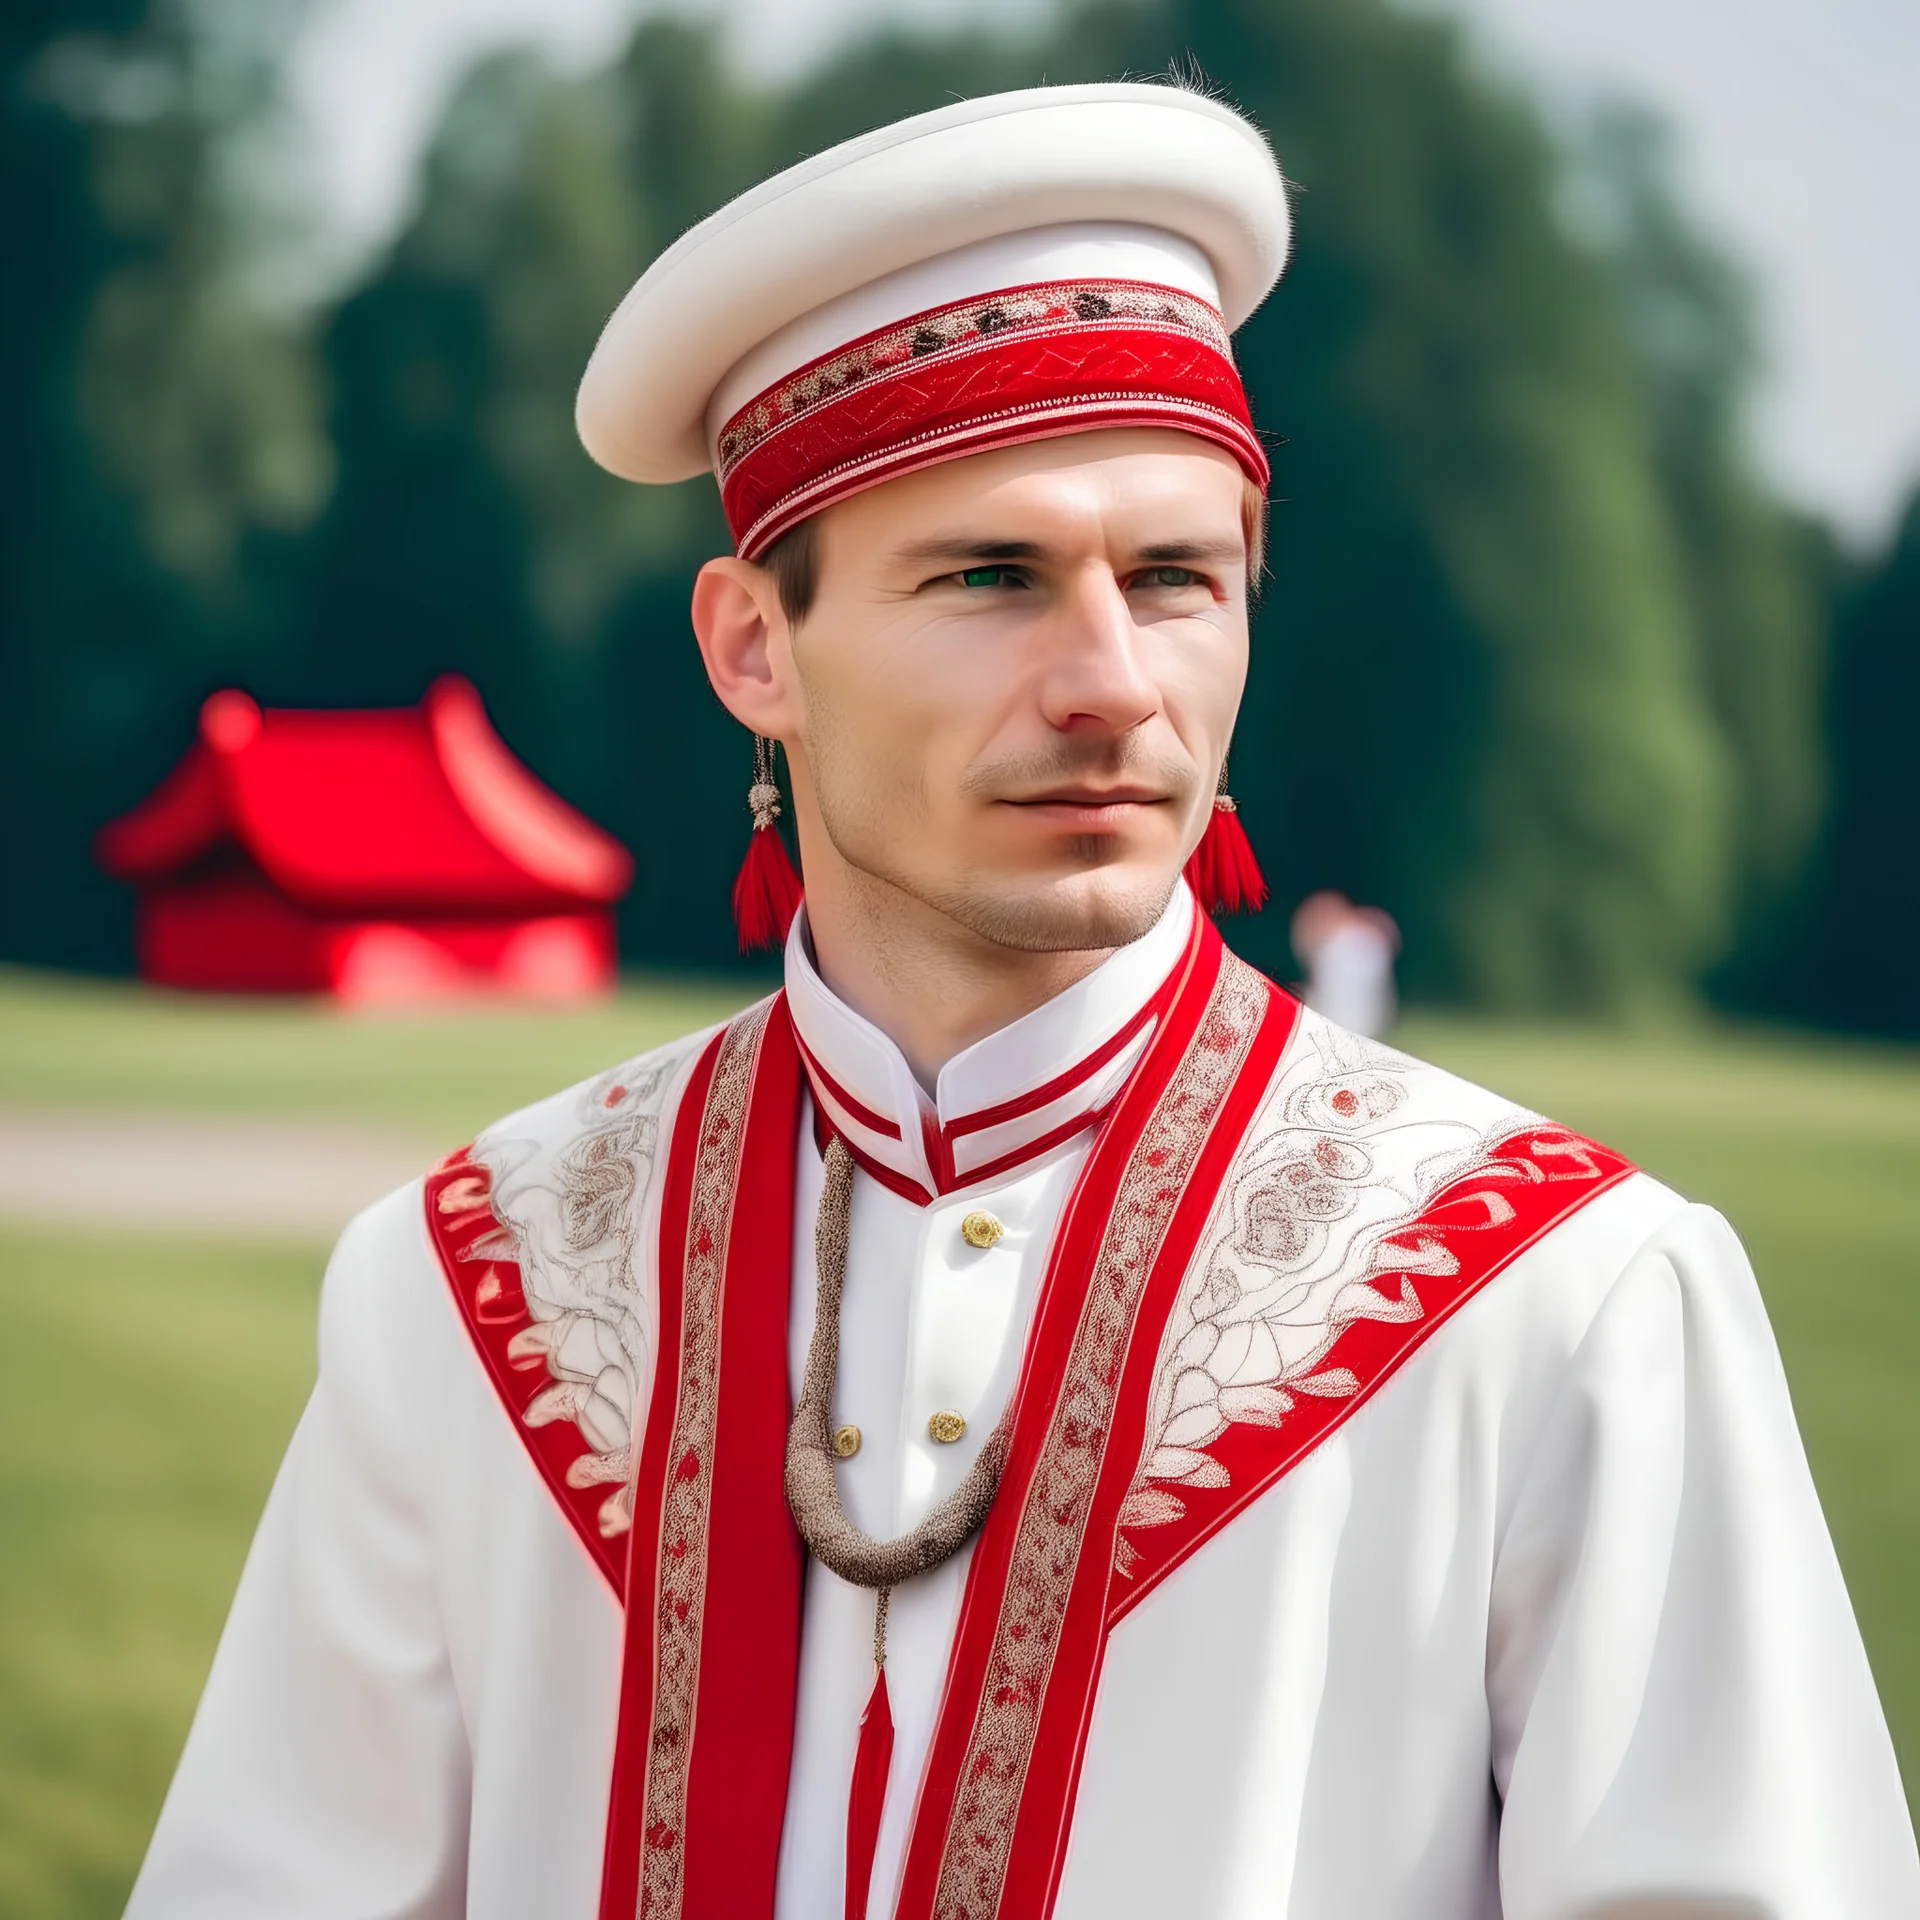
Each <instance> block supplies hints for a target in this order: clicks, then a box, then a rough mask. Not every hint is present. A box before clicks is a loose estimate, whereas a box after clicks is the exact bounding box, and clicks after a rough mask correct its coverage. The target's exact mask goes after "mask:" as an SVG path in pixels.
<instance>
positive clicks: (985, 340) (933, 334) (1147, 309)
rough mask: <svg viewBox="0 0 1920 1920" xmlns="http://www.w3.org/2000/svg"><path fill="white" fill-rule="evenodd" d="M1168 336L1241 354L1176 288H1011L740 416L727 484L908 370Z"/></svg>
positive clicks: (898, 336) (867, 343) (1075, 283)
mask: <svg viewBox="0 0 1920 1920" xmlns="http://www.w3.org/2000/svg"><path fill="white" fill-rule="evenodd" d="M1115 327H1125V328H1127V329H1128V330H1130V331H1137V330H1140V329H1142V328H1153V329H1160V330H1164V331H1166V332H1169V333H1174V334H1179V335H1182V336H1184V337H1186V338H1189V339H1193V340H1198V341H1200V342H1202V343H1203V344H1205V345H1206V346H1209V347H1211V348H1212V349H1213V350H1214V351H1215V352H1216V353H1218V354H1219V355H1220V356H1221V357H1222V358H1223V359H1226V360H1229V361H1231V359H1232V357H1233V346H1232V340H1231V336H1230V335H1229V334H1228V332H1227V324H1226V322H1225V321H1224V320H1223V319H1222V318H1221V317H1220V314H1219V311H1218V310H1217V309H1216V308H1214V307H1212V306H1209V305H1208V304H1207V302H1206V301H1204V300H1201V299H1197V298H1196V297H1195V296H1194V295H1192V294H1190V293H1183V292H1181V291H1180V290H1179V289H1178V288H1176V287H1159V286H1153V285H1151V284H1149V283H1147V282H1145V281H1137V280H1056V281H1041V282H1036V283H1035V284H1033V285H1031V286H1024V287H1009V288H1007V289H1006V290H1004V291H1003V292H1000V293H995V294H990V295H988V296H987V297H986V298H985V299H974V300H956V301H954V302H953V303H952V304H951V305H948V306H944V307H933V308H929V309H928V311H927V312H925V313H920V314H915V315H914V316H913V317H912V318H911V319H909V320H903V321H901V322H900V323H899V324H898V325H897V326H892V327H887V328H883V329H882V330H881V331H879V332H877V333H871V334H868V335H867V336H866V338H865V339H862V340H856V341H854V342H853V344H852V345H851V346H846V347H841V348H838V349H837V350H836V351H834V352H832V353H829V354H824V355H822V356H821V358H819V359H817V360H812V361H809V362H808V363H807V365H805V366H804V367H801V368H799V369H798V370H797V371H796V372H793V373H790V374H788V375H787V376H786V378H785V379H783V380H777V381H775V382H774V384H773V385H772V386H770V387H768V388H767V389H766V391H765V392H764V393H760V394H756V395H755V396H754V398H753V399H751V400H749V401H748V402H747V404H746V405H745V406H744V407H742V408H741V409H740V410H739V412H738V413H736V414H735V415H734V416H733V418H732V419H730V420H729V421H728V422H727V424H726V425H725V426H724V427H722V428H721V430H720V444H719V459H718V468H719V479H720V483H721V485H722V486H725V484H726V482H727V480H728V479H729V478H730V477H731V475H732V473H733V471H734V469H735V468H736V467H737V466H739V464H740V462H741V461H742V460H745V459H746V458H748V457H749V455H751V454H752V453H754V452H755V451H756V450H757V449H758V448H759V447H760V446H762V445H763V444H764V443H765V442H766V441H767V440H768V439H769V438H770V437H771V436H772V435H774V434H776V433H778V432H779V431H780V430H781V429H782V428H783V427H785V426H787V425H788V424H789V423H790V422H792V421H794V420H798V419H800V418H802V417H803V416H804V415H806V414H808V413H810V412H811V411H813V409H814V408H816V407H818V406H820V405H822V404H823V403H824V402H826V401H828V400H834V399H837V398H838V397H839V396H840V395H841V394H843V393H845V392H846V391H847V390H848V389H849V388H850V387H856V386H859V385H861V384H862V383H863V382H866V381H869V380H872V379H874V378H876V377H878V376H880V375H884V374H890V373H894V372H897V371H898V370H899V369H900V368H902V367H910V366H916V365H918V366H926V365H929V364H933V363H936V362H938V361H941V360H946V359H951V358H953V357H955V356H957V355H960V354H964V353H966V352H969V351H970V350H972V349H974V348H977V347H980V346H983V345H988V344H991V345H996V346H997V345H1000V344H1002V343H1003V342H1005V341H1006V340H1007V339H1008V338H1009V337H1011V336H1015V335H1026V336H1041V335H1045V336H1048V337H1059V338H1067V337H1070V336H1072V335H1074V334H1079V333H1089V332H1095V333H1097V332H1107V331H1111V330H1112V329H1114V328H1115Z"/></svg>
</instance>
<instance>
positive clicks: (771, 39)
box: [292, 0, 1920, 542]
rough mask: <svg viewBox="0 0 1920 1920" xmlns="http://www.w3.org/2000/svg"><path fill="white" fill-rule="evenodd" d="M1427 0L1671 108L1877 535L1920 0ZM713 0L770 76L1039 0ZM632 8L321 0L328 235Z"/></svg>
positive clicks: (1763, 427) (1796, 466)
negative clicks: (446, 129) (516, 80)
mask: <svg viewBox="0 0 1920 1920" xmlns="http://www.w3.org/2000/svg"><path fill="white" fill-rule="evenodd" d="M1413 3H1414V4H1418V5H1421V6H1423V7H1425V8H1427V9H1428V10H1430V11H1436V12H1451V13H1455V14H1459V15H1463V16H1464V17H1466V18H1468V19H1469V20H1470V21H1472V22H1473V24H1474V27H1475V31H1476V36H1477V38H1478V41H1479V43H1480V46H1481V50H1482V57H1483V58H1484V59H1485V60H1486V61H1487V62H1488V63H1489V64H1490V65H1492V66H1494V67H1495V68H1497V69H1499V70H1501V71H1503V72H1505V73H1508V74H1511V75H1514V76H1517V77H1519V78H1521V79H1522V80H1524V82H1525V83H1526V84H1527V85H1528V86H1529V87H1530V88H1531V89H1532V90H1533V91H1534V92H1535V93H1536V94H1538V95H1539V96H1540V97H1542V98H1544V99H1545V100H1546V101H1547V102H1548V104H1549V107H1550V108H1551V109H1552V110H1554V111H1556V112H1558V111H1566V112H1577V111H1578V110H1579V108H1580V106H1581V104H1582V103H1583V102H1584V101H1587V100H1590V99H1591V98H1593V97H1594V96H1595V95H1596V94H1600V93H1606V92H1609V91H1612V92H1625V93H1628V94H1631V95H1633V96H1635V97H1637V98H1639V99H1642V100H1645V101H1647V102H1648V103H1649V104H1651V105H1652V106H1654V107H1656V108H1658V109H1660V110H1661V111H1662V112H1663V113H1664V114H1665V115H1666V117H1667V118H1668V119H1669V120H1670V121H1671V122H1672V123H1673V124H1674V126H1675V127H1676V129H1677V131H1678V133H1679V135H1680V139H1681V159H1682V187H1683V191H1684V192H1685V194H1686V196H1687V198H1688V200H1689V202H1690V203H1691V204H1692V205H1693V206H1694V207H1695V208H1696V209H1697V210H1698V212H1699V214H1700V215H1701V216H1702V217H1703V219H1704V221H1705V223H1706V224H1707V226H1708V227H1709V229H1710V231H1712V232H1713V233H1715V234H1716V235H1718V236H1719V237H1720V238H1721V239H1722V240H1723V241H1724V242H1725V243H1726V244H1727V245H1728V246H1730V248H1731V249H1732V251H1733V252H1734V253H1735V255H1736V257H1738V258H1739V259H1740V260H1741V261H1742V262H1743V263H1744V264H1745V265H1746V266H1747V268H1748V270H1749V271H1750V273H1751V274H1752V276H1753V278H1754V280H1755V282H1756V284H1757V287H1758V289H1759V293H1760V297H1761V311H1762V321H1763V337H1764V339H1765V342H1766V345H1767V350H1768V358H1769V365H1768V370H1767V375H1766V380H1765V383H1764V386H1763V388H1762V390H1761V393H1760V395H1759V401H1758V405H1757V407H1756V410H1755V417H1754V421H1753V433H1754V443H1755V448H1756V451H1757V453H1758V455H1759V457H1760V460H1761V462H1762V464H1763V465H1764V467H1765V468H1766V470H1767V471H1768V473H1769V474H1770V475H1771V476H1772V477H1773V479H1774V480H1775V482H1776V483H1777V484H1778V485H1779V486H1780V487H1781V488H1782V489H1783V490H1784V491H1786V492H1787V493H1788V494H1789V495H1790V496H1792V497H1793V498H1795V499H1798V500H1801V501H1803V502H1805V503H1806V504H1807V505H1809V506H1813V507H1816V508H1818V509H1819V510H1821V511H1823V512H1824V513H1826V514H1828V515H1829V516H1831V517H1833V518H1834V519H1835V520H1837V521H1838V522H1839V523H1840V525H1841V526H1842V527H1843V529H1844V530H1845V531H1847V532H1848V533H1849V534H1850V535H1851V536H1852V537H1853V538H1854V539H1855V540H1857V541H1861V542H1871V541H1875V540H1877V539H1879V538H1880V537H1882V536H1883V535H1884V533H1885V531H1886V529H1887V528H1888V526H1889V525H1890V523H1891V521H1892V518H1893V516H1894V514H1895V513H1896V512H1897V511H1898V509H1899V506H1900V504H1901V502H1902V501H1903V499H1904V498H1905V496H1906V493H1907V491H1908V489H1909V488H1911V487H1912V485H1913V484H1914V483H1915V482H1916V481H1920V228H1917V227H1916V222H1915V219H1914V214H1913V211H1912V209H1913V206H1914V202H1915V190H1916V187H1920V112H1915V111H1914V110H1913V107H1912V102H1913V100H1914V98H1915V96H1916V94H1920V5H1916V4H1915V0H1820V4H1818V5H1814V4H1811V0H1413ZM708 4H709V5H715V6H718V7H719V9H720V10H721V12H722V13H723V14H724V16H725V17H726V19H727V20H728V22H729V26H730V28H731V30H732V38H733V40H734V44H735V47H736V49H737V51H738V53H739V55H740V57H741V58H742V60H743V61H744V62H745V63H746V64H747V65H749V66H751V67H753V68H755V69H757V70H760V71H763V72H768V73H778V72H781V71H790V70H792V69H793V68H795V67H797V66H801V65H804V64H805V63H806V62H807V61H808V60H809V59H811V58H814V57H815V56H817V55H818V54H819V53H821V52H822V51H824V50H826V49H828V48H830V47H831V46H832V45H833V44H834V42H835V41H837V40H838V39H839V38H841V37H842V36H843V35H844V34H846V33H847V32H849V31H851V30H855V29H857V28H858V27H859V26H860V25H862V24H864V23H869V22H877V21H879V20H883V19H895V20H899V19H905V20H910V21H912V22H914V23H916V24H926V25H929V26H937V25H942V24H949V23H953V22H956V21H958V20H961V19H966V18H971V19H974V20H983V19H1000V20H1009V21H1010V20H1013V19H1016V18H1018V17H1020V16H1021V15H1022V14H1023V13H1025V14H1027V15H1029V16H1030V14H1031V10H1032V8H1031V0H1028V4H1025V5H1023V4H1022V0H708ZM639 11H640V0H318V4H317V5H316V9H315V16H314V21H313V24H312V26H311V27H310V28H309V30H308V32H307V35H306V38H305V40H304V41H303V43H302V44H301V46H300V48H299V49H298V51H297V53H296V56H295V61H294V68H293V74H292V81H293V93H294V100H295V104H296V106H297V108H298V109H299V112H300V116H301V119H302V121H303V122H304V125H305V128H306V138H307V139H308V141H309V142H310V144H311V148H312V155H311V157H312V172H313V178H314V181H315V186H316V190H317V193H318V196H319V200H320V210H321V214H322V217H323V220H324V223H325V228H326V231H327V234H328V237H329V241H330V248H329V250H330V251H331V252H333V253H334V254H335V255H336V257H337V258H338V259H339V260H341V261H347V260H351V259H353V258H356V257H359V256H361V255H363V254H364V253H365V252H366V251H367V250H369V249H370V248H372V247H374V246H377V245H378V243H379V241H380V240H381V239H382V238H383V237H384V236H385V234H386V233H388V232H389V231H391V230H392V228H393V226H394V225H395V223H396V222H397V221H398V220H399V219H400V218H401V216H402V214H403V213H404V211H405V208H406V205H407V200H408V196H409V194H410V192H411V187H412V178H413V164H414V161H415V158H416V156H417V155H418V152H419V149H420V146H421V143H422V141H423V140H424V139H425V138H426V136H427V134H428V133H429V132H430V131H431V129H432V126H433V123H434V119H435V117H436V115H437V113H438V111H439V109H440V106H441V104H442V103H443V102H444V100H445V98H446V95H447V92H448V90H449V88H450V87H451V86H452V85H453V84H454V82H455V80H456V79H457V77H458V75H459V72H460V71H461V69H462V68H463V67H464V66H465V65H466V64H467V62H469V61H470V60H471V59H473V58H474V57H475V56H476V55H477V54H479V53H482V52H484V51H486V50H487V49H488V48H490V47H494V46H498V45H500V44H501V43H503V42H506V41H521V42H533V43H536V44H538V45H541V46H543V47H545V48H546V49H548V50H549V52H550V53H551V55H552V57H553V58H554V59H555V60H556V61H558V62H560V63H561V64H563V65H566V66H569V67H575V68H580V67H589V66H592V65H594V64H596V63H598V62H599V61H601V60H604V59H605V58H607V57H608V56H609V55H610V54H611V53H613V52H614V51H615V49H616V48H617V47H618V46H619V45H620V43H621V42H622V40H623V39H624V38H625V35H626V33H627V31H628V30H629V28H630V26H631V24H632V22H633V20H634V18H635V17H636V15H637V14H638V12H639ZM1221 77H1222V79H1224V80H1227V81H1228V82H1231V79H1232V76H1231V75H1222V76H1221ZM1281 157H1282V160H1283V161H1284V159H1285V156H1284V155H1282V156H1281ZM636 264H638V263H636ZM1283 297H1284V296H1283Z"/></svg>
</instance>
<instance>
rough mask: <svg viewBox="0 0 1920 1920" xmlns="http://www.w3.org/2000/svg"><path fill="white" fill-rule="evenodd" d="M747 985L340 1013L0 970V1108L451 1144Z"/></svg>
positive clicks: (719, 1008) (707, 1013)
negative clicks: (174, 1116) (214, 1120)
mask: <svg viewBox="0 0 1920 1920" xmlns="http://www.w3.org/2000/svg"><path fill="white" fill-rule="evenodd" d="M757 990H764V989H751V988H748V987H724V986H722V987H716V986H713V985H711V984H701V983H687V982H678V981H660V982H654V983H649V984H648V985H646V986H645V987H641V988H635V989H631V990H629V991H627V992H625V993H623V994H621V995H619V996H618V997H617V998H614V999H610V1000H605V1001H599V1002H596V1003H594V1004H592V1005H590V1006H587V1007H585V1008H583V1009H581V1010H579V1011H557V1010H537V1009H536V1010H532V1011H527V1010H516V1009H514V1008H512V1007H509V1006H499V1007H483V1008H472V1007H468V1008H459V1009H454V1010H450V1011H447V1012H428V1013H395V1012H390V1011H370V1012H343V1011H341V1010H339V1009H337V1008H333V1007H329V1006H327V1005H326V1004H325V1003H323V1002H319V1001H297V1000H267V999H262V1000H224V999H215V998H211V997H208V996H204V995H198V994H176V993H165V992H161V991H158V990H156V989H153V988H136V987H130V986H127V985H125V984H123V983H121V982H118V981H102V980H79V979H70V978H63V977H60V976H57V975H51V974H36V973H27V972H23V971H21V970H19V969H17V968H7V967H0V1104H6V1105H47V1106H59V1107H99V1106H118V1107H139V1108H143V1109H146V1110H149V1111H156V1110H157V1111H189V1112H195V1113H245V1114H298V1115H300V1116H302V1117H313V1116H325V1117H327V1118H329V1119H341V1120H364V1121H368V1122H373V1123H379V1124H381V1125H383V1126H386V1127H390V1128H396V1129H408V1128H411V1129H413V1130H415V1131H419V1130H422V1129H424V1130H425V1131H426V1132H427V1135H428V1137H429V1138H432V1139H444V1140H445V1141H446V1142H447V1143H448V1145H449V1146H458V1145H460V1144H461V1142H462V1141H465V1140H468V1139H470V1138H471V1137H472V1136H473V1133H474V1131H475V1130H476V1129H477V1128H479V1127H483V1126H485V1125H486V1124H487V1122H488V1121H490V1120H497V1119H498V1118H499V1117H500V1116H501V1115H502V1114H503V1113H509V1112H511V1111H512V1110H513V1109H514V1108H515V1107H518V1106H523V1105H524V1104H525V1103H526V1102H527V1101H529V1100H537V1099H538V1098H540V1096H541V1095H542V1094H547V1093H554V1092H557V1091H558V1090H559V1089H560V1088H561V1087H564V1086H569V1085H571V1084H572V1083H573V1082H574V1081H575V1080H581V1079H585V1078H586V1077H587V1075H589V1074H592V1073H597V1072H598V1071H599V1070H600V1069H601V1068H602V1067H609V1066H615V1065H617V1064H618V1063H619V1062H620V1061H622V1060H625V1059H628V1058H630V1057H631V1056H632V1055H634V1054H636V1053H640V1052H643V1051H644V1050H645V1049H646V1048H648V1047H652V1046H657V1045H658V1044H659V1043H660V1042H661V1041H663V1040H671V1039H672V1038H673V1037H674V1036H675V1035H676V1034H682V1033H691V1032H692V1031H694V1029H695V1028H698V1027H704V1026H706V1025H708V1024H709V1023H710V1022H712V1021H716V1020H724V1019H725V1018H726V1016H727V1015H728V1014H729V1013H731V1012H733V1010H734V1009H735V1008H736V1007H738V1006H740V1005H742V1004H743V1003H744V1002H745V1001H746V1000H747V999H749V998H750V997H751V994H752V993H753V992H754V991H757Z"/></svg>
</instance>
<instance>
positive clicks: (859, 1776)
mask: <svg viewBox="0 0 1920 1920" xmlns="http://www.w3.org/2000/svg"><path fill="white" fill-rule="evenodd" d="M892 1771H893V1703H892V1701H891V1700H890V1699H889V1698H888V1696H887V1670H886V1668H885V1667H882V1668H881V1669H880V1670H879V1672H878V1673H876V1674H875V1675H874V1679H873V1691H872V1693H870V1694H869V1695H868V1696H867V1708H866V1711H865V1712H864V1713H863V1714H861V1716H860V1743H859V1745H858V1746H857V1747H856V1748H855V1749H854V1756H853V1785H852V1787H851V1788H850V1789H849V1791H848V1793H847V1886H846V1895H847V1898H846V1920H867V1902H868V1900H869V1898H870V1897H871V1895H872V1891H873V1856H874V1854H875V1852H876V1851H878V1849H879V1845H880V1816H881V1815H882V1814H883V1813H884V1812H885V1811H886V1806H887V1775H888V1774H889V1773H891V1772H892Z"/></svg>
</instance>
